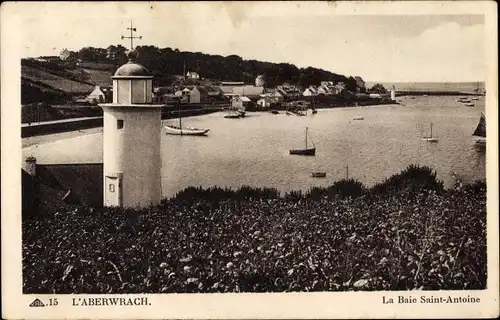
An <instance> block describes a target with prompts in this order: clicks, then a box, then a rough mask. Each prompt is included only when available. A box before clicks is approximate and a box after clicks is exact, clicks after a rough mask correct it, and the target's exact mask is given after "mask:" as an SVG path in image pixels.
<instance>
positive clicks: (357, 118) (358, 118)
mask: <svg viewBox="0 0 500 320" xmlns="http://www.w3.org/2000/svg"><path fill="white" fill-rule="evenodd" d="M352 120H365V117H354V118H352Z"/></svg>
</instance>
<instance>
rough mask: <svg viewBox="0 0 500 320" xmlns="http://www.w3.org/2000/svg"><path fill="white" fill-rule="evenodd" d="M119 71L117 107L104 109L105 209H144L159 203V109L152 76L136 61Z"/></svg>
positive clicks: (115, 80)
mask: <svg viewBox="0 0 500 320" xmlns="http://www.w3.org/2000/svg"><path fill="white" fill-rule="evenodd" d="M136 56H137V53H136V52H135V51H133V50H132V51H131V52H130V53H129V61H128V63H126V64H124V65H123V66H121V67H120V68H118V70H116V72H115V74H114V76H113V77H112V79H113V103H107V104H99V106H100V107H101V108H102V109H103V118H104V129H103V131H104V132H103V161H104V205H105V206H119V207H129V208H130V207H146V206H148V205H150V204H155V203H158V202H159V201H160V200H161V196H162V194H161V175H160V174H161V156H160V138H161V107H162V106H163V105H154V104H153V97H152V94H153V88H152V84H153V77H152V76H150V75H149V73H148V71H147V70H146V69H145V68H144V67H143V66H141V65H140V64H137V63H135V62H134V60H135V58H136Z"/></svg>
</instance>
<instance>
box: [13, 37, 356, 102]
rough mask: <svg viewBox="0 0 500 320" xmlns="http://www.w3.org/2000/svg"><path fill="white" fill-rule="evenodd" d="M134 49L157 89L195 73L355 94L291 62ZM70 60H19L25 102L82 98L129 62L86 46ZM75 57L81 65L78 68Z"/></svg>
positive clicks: (336, 78)
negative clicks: (326, 85) (329, 86)
mask: <svg viewBox="0 0 500 320" xmlns="http://www.w3.org/2000/svg"><path fill="white" fill-rule="evenodd" d="M136 50H137V52H138V53H139V55H138V58H137V60H138V62H139V63H141V64H143V65H144V67H146V68H147V69H148V70H150V71H151V72H152V74H153V75H154V76H155V80H154V85H155V86H170V85H175V84H179V80H178V78H179V77H178V76H180V75H182V74H183V73H184V70H186V71H191V72H193V71H194V72H197V73H198V74H199V75H200V76H201V78H203V79H211V80H212V81H214V82H218V81H243V82H245V83H254V81H255V78H256V77H257V76H259V75H263V76H264V79H265V83H266V84H265V85H266V87H269V88H273V87H276V86H278V85H282V84H284V83H288V84H294V85H299V86H302V87H307V86H309V85H319V84H320V83H321V81H333V82H344V83H345V84H346V88H347V89H348V90H350V91H352V92H355V91H356V80H355V79H354V78H353V77H346V76H344V75H340V74H336V73H333V72H330V71H326V70H323V69H318V68H313V67H307V68H298V67H297V66H295V65H293V64H290V63H271V62H263V61H257V60H245V59H243V58H241V57H239V56H237V55H230V56H227V57H223V56H220V55H212V54H205V53H201V52H182V51H179V50H178V49H171V48H161V49H160V48H158V47H155V46H138V47H136ZM72 57H73V58H71V59H72V60H71V61H73V62H68V61H61V60H57V59H54V61H52V62H47V61H40V60H38V59H37V60H35V59H23V60H22V62H21V65H22V76H21V77H22V88H23V89H22V91H23V92H22V96H23V99H22V101H23V103H29V102H34V101H46V102H47V101H52V100H54V99H55V100H61V99H68V98H70V97H71V96H79V95H86V94H88V93H90V92H91V91H92V89H93V87H94V86H95V85H109V84H111V81H110V76H111V74H112V72H113V71H114V69H115V68H116V67H117V66H119V65H121V64H123V63H125V62H126V61H127V57H126V54H125V48H124V47H122V46H118V47H117V46H109V47H108V48H107V49H102V48H92V47H86V48H82V49H81V50H80V51H78V52H73V53H72ZM77 58H78V59H79V61H83V62H78V63H76V61H77V60H76V59H77ZM184 68H185V69H184Z"/></svg>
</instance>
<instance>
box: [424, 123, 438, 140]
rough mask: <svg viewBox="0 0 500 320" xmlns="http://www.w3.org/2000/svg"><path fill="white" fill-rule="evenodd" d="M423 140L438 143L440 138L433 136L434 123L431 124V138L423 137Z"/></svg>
mask: <svg viewBox="0 0 500 320" xmlns="http://www.w3.org/2000/svg"><path fill="white" fill-rule="evenodd" d="M422 140H423V141H427V142H438V138H437V137H433V136H432V122H431V134H430V136H428V137H423V138H422Z"/></svg>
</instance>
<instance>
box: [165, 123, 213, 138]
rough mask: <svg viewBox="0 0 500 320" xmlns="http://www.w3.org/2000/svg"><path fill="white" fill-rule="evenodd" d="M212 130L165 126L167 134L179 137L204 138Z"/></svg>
mask: <svg viewBox="0 0 500 320" xmlns="http://www.w3.org/2000/svg"><path fill="white" fill-rule="evenodd" d="M208 131H210V129H199V128H189V127H178V126H171V125H166V126H165V132H166V133H167V134H173V135H179V136H204V135H206V134H207V132H208Z"/></svg>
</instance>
